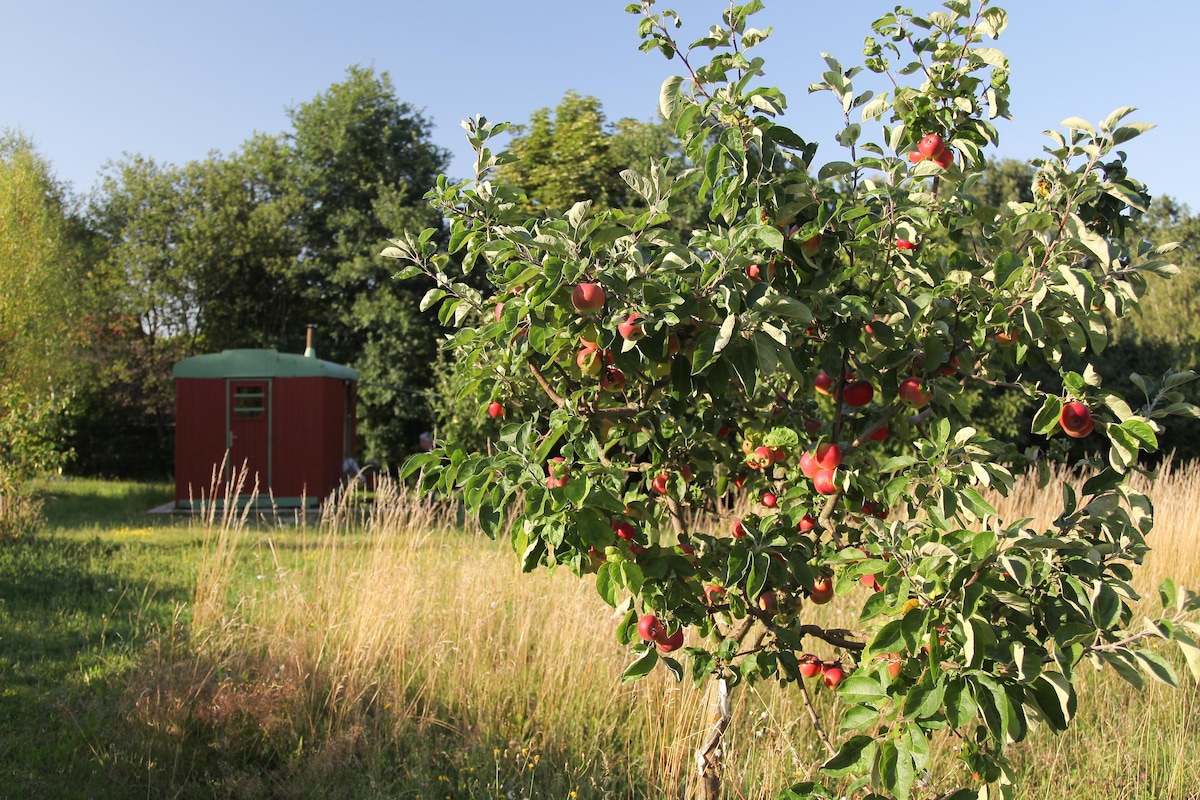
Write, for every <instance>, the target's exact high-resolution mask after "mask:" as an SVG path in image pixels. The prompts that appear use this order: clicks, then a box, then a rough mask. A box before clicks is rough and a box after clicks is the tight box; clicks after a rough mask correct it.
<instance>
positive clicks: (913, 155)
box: [908, 150, 925, 164]
mask: <svg viewBox="0 0 1200 800" xmlns="http://www.w3.org/2000/svg"><path fill="white" fill-rule="evenodd" d="M908 160H909V161H911V162H912V163H914V164H917V163H919V162H921V161H924V160H925V156H923V155H921V154H920V153H919V152H917V151H916V150H909V151H908Z"/></svg>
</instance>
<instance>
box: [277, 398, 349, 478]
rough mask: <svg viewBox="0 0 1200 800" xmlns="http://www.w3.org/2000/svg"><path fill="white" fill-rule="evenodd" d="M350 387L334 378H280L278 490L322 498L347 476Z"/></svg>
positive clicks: (278, 402) (278, 399)
mask: <svg viewBox="0 0 1200 800" xmlns="http://www.w3.org/2000/svg"><path fill="white" fill-rule="evenodd" d="M345 397H346V389H345V386H344V381H342V380H339V379H335V378H279V379H276V381H275V407H274V412H275V435H274V470H273V475H274V480H273V481H272V483H273V487H272V488H273V489H274V491H275V494H276V496H278V497H301V496H304V497H307V498H308V499H309V500H317V501H320V500H323V499H325V497H327V496H328V495H329V493H330V492H332V491H334V490H335V489H337V487H338V485H339V483H340V482H341V478H342V458H343V457H342V451H343V442H344V425H345V423H344V420H345V416H346V407H345V403H346V401H345Z"/></svg>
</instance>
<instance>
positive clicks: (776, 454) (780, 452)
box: [771, 447, 787, 464]
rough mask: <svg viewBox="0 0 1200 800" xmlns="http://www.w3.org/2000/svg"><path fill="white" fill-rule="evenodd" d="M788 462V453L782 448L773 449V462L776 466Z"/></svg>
mask: <svg viewBox="0 0 1200 800" xmlns="http://www.w3.org/2000/svg"><path fill="white" fill-rule="evenodd" d="M784 461H787V451H786V450H784V449H783V448H782V447H772V448H771V462H772V463H774V464H782V463H783V462H784Z"/></svg>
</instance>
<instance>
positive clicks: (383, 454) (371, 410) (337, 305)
mask: <svg viewBox="0 0 1200 800" xmlns="http://www.w3.org/2000/svg"><path fill="white" fill-rule="evenodd" d="M290 117H291V121H292V131H291V132H290V134H289V137H288V138H289V143H290V146H291V168H292V173H291V175H292V181H293V184H294V187H295V190H296V191H297V193H298V195H299V198H300V208H301V210H300V212H299V226H300V227H299V230H300V233H301V236H302V240H303V249H302V252H301V255H300V258H299V260H298V262H297V264H296V268H295V270H296V272H295V275H296V278H297V280H298V282H299V283H300V285H301V286H302V292H303V299H304V303H305V307H306V309H307V313H308V316H309V321H311V322H313V323H316V324H317V325H318V326H319V327H320V330H321V331H322V335H321V343H322V344H321V347H320V351H321V355H322V356H324V357H327V358H331V359H334V360H337V361H342V362H345V363H348V364H350V365H352V366H354V367H356V368H358V369H359V371H360V375H361V379H362V384H361V388H360V394H359V401H360V407H359V430H360V434H361V436H362V438H363V441H364V444H365V445H366V450H367V453H368V455H370V456H373V457H375V458H378V459H381V460H383V461H388V462H394V461H395V460H396V459H398V458H399V457H400V456H402V455H404V454H406V453H408V452H411V451H412V450H414V449H415V446H416V442H417V436H418V434H419V433H420V432H421V431H422V430H424V429H425V428H427V427H429V426H430V420H431V414H430V410H429V407H428V404H427V403H426V402H425V401H424V398H425V395H424V394H423V392H424V391H425V390H427V389H428V388H429V387H430V385H431V383H432V380H433V373H432V363H433V361H434V358H435V354H436V335H437V334H436V328H435V327H434V326H432V325H430V324H429V323H428V322H427V321H426V320H424V319H423V318H422V317H421V316H420V315H419V313H418V303H419V300H420V296H421V295H422V294H423V293H424V291H425V289H426V288H427V287H426V286H425V285H424V284H419V283H416V282H409V283H404V284H401V283H397V282H395V281H393V280H392V272H393V268H392V267H390V266H388V265H387V264H385V263H384V262H383V261H382V260H381V259H379V258H378V256H377V254H378V252H379V250H380V244H381V243H382V242H383V241H384V240H385V239H386V238H387V237H388V236H390V235H393V233H394V232H395V231H397V230H405V231H417V230H420V229H421V228H424V227H429V226H437V225H439V224H440V219H439V218H438V217H437V215H436V212H434V211H433V209H431V208H430V207H429V206H428V205H427V204H426V203H425V202H424V200H423V197H424V194H425V192H426V191H427V190H428V189H429V188H430V187H431V186H433V185H434V183H435V182H436V180H437V176H438V175H439V174H440V173H441V172H442V171H443V170H444V169H445V168H446V165H447V163H448V158H449V156H448V153H447V152H446V151H445V150H443V149H442V148H440V147H438V146H436V145H434V144H433V143H432V141H431V139H430V136H431V130H432V126H431V124H430V122H429V121H428V120H426V119H425V117H424V116H422V115H421V114H420V113H419V112H418V111H416V110H415V109H413V108H412V107H411V106H409V105H408V104H407V103H402V102H400V101H399V99H398V98H397V96H396V90H395V87H394V86H393V84H392V81H391V78H390V77H389V76H388V75H387V73H376V72H375V71H374V69H372V68H370V67H351V68H350V69H348V70H347V72H346V78H345V80H343V81H342V82H340V83H337V84H334V85H333V86H331V87H330V88H329V89H328V90H327V91H325V92H324V93H322V94H320V95H318V96H317V97H315V98H313V99H312V100H311V101H309V102H307V103H303V104H301V105H299V106H297V107H295V108H293V109H292V110H291V112H290Z"/></svg>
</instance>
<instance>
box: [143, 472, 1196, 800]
mask: <svg viewBox="0 0 1200 800" xmlns="http://www.w3.org/2000/svg"><path fill="white" fill-rule="evenodd" d="M1150 494H1151V496H1152V497H1153V499H1154V502H1155V506H1156V512H1157V525H1156V528H1155V531H1154V533H1153V535H1152V539H1151V543H1152V545H1153V547H1154V548H1155V549H1154V550H1153V552H1152V553H1151V554H1150V556H1149V557H1148V558H1147V559H1146V563H1145V565H1144V567H1143V568H1142V569H1141V570H1140V571H1139V572H1138V574H1137V581H1136V585H1137V587H1138V588H1139V590H1140V591H1142V592H1143V593H1144V594H1145V595H1148V596H1150V597H1153V595H1154V588H1155V587H1156V586H1157V584H1158V582H1159V581H1160V580H1161V579H1162V578H1163V577H1165V576H1167V575H1171V576H1173V577H1175V578H1176V579H1177V580H1178V581H1179V582H1180V583H1181V584H1182V585H1190V586H1198V585H1200V536H1197V533H1196V530H1195V522H1196V521H1197V520H1200V469H1195V468H1189V469H1183V470H1167V471H1165V472H1164V474H1163V476H1162V478H1161V480H1160V481H1159V482H1158V483H1157V484H1156V485H1155V486H1153V487H1151V488H1150ZM996 504H997V505H998V508H999V510H1000V511H1001V513H1002V515H1004V516H1005V517H1006V518H1014V517H1015V518H1020V517H1033V518H1035V519H1036V520H1040V521H1042V522H1046V521H1049V520H1050V519H1052V518H1053V517H1054V516H1055V515H1056V514H1057V513H1058V508H1059V506H1060V504H1061V496H1060V494H1059V493H1058V492H1055V491H1038V490H1037V489H1036V486H1035V485H1034V484H1033V483H1032V481H1027V480H1022V481H1020V482H1019V483H1018V485H1017V488H1016V490H1015V491H1014V492H1013V493H1012V494H1011V496H1010V497H1009V498H1007V499H997V500H996ZM209 531H210V538H209V541H208V543H207V546H206V547H207V549H206V557H205V560H204V565H203V567H202V569H201V574H200V581H199V585H198V589H197V596H196V604H195V608H194V616H193V622H192V638H191V642H190V645H189V648H190V649H189V651H188V652H191V653H194V654H195V655H194V656H192V657H191V661H188V662H186V663H184V664H181V663H180V662H179V661H178V660H177V661H176V663H175V664H174V665H173V666H172V670H163V669H159V670H158V671H157V673H155V674H154V675H152V676H147V677H146V680H153V681H155V682H156V689H155V690H154V691H153V692H143V694H142V698H141V701H140V704H139V706H138V708H139V713H140V715H141V718H142V720H143V722H144V723H145V724H147V725H149V726H150V728H151V729H153V730H155V731H157V732H158V735H160V736H166V737H173V741H175V742H176V748H177V760H178V752H182V751H183V750H184V749H185V748H186V741H187V740H188V738H189V737H192V738H196V737H199V738H202V739H204V740H205V741H209V742H212V741H215V742H217V743H219V744H220V745H221V747H224V750H221V749H220V747H218V748H217V749H218V752H217V756H218V757H219V758H220V759H224V761H223V762H222V763H223V766H220V767H218V766H213V765H212V764H207V765H205V764H199V765H197V763H198V762H193V766H192V767H191V768H190V769H192V771H193V777H195V775H197V774H200V772H198V771H199V770H207V772H203V774H204V775H208V776H210V777H211V775H213V774H217V773H218V772H220V770H224V772H220V774H221V775H223V776H224V777H223V778H222V779H223V780H225V781H226V784H225V785H227V786H231V787H234V788H235V789H238V790H239V791H241V790H244V791H245V792H247V793H250V794H252V793H253V792H254V791H257V790H260V789H261V788H262V787H263V786H270V787H272V791H274V792H275V793H276V794H277V796H296V797H309V796H317V795H318V794H320V795H322V796H337V794H336V791H335V787H337V786H343V787H344V786H346V785H347V784H346V775H347V774H348V773H352V774H353V775H355V776H357V777H358V778H359V779H361V781H363V782H364V783H361V784H359V788H358V789H357V790H356V791H358V794H347V795H345V796H356V797H362V796H375V795H373V794H369V793H368V794H364V793H363V789H362V786H369V787H371V791H376V790H378V792H379V795H378V796H393V795H392V794H390V793H391V792H401V791H403V792H409V794H400V795H397V796H417V795H419V796H421V797H451V798H460V797H463V798H465V797H470V798H475V797H511V798H516V797H528V796H534V795H536V796H540V797H564V798H565V797H572V796H578V797H647V798H649V797H654V798H660V797H682V796H691V793H692V790H693V787H692V782H693V780H694V776H693V772H694V767H693V765H692V761H691V753H692V751H693V749H694V748H695V746H696V745H697V744H698V741H699V737H700V735H701V730H702V727H703V724H704V722H705V719H706V717H707V715H708V713H709V710H708V698H707V697H706V695H705V693H704V691H703V690H701V689H696V688H693V687H692V686H690V685H689V684H686V683H685V684H676V683H674V681H673V680H671V679H670V678H669V676H667V675H666V674H665V671H664V670H657V671H656V672H655V673H654V674H652V675H651V676H650V678H649V679H647V680H644V681H642V682H640V683H637V684H634V685H631V686H622V685H621V683H620V675H621V672H622V670H623V669H624V667H625V666H626V663H627V661H628V659H629V654H628V652H627V651H626V650H625V649H624V648H623V647H621V646H620V645H619V644H617V642H616V641H615V636H614V631H615V626H616V620H614V618H613V617H612V612H611V609H610V608H609V607H608V606H607V605H605V604H604V603H603V602H602V601H601V600H600V599H599V597H598V596H597V595H596V593H595V591H594V589H593V587H592V586H591V584H590V581H588V580H582V581H581V580H578V579H576V578H575V577H574V576H573V575H571V574H569V573H568V572H567V571H565V570H560V571H558V572H557V573H554V574H548V573H546V572H544V571H541V572H538V573H535V574H530V575H522V574H520V572H519V569H518V567H517V559H516V558H515V557H514V556H513V554H512V552H511V549H510V548H509V547H508V545H507V544H506V543H504V542H491V541H489V540H487V539H486V538H483V537H481V536H478V535H475V534H472V533H464V532H463V531H462V529H461V527H460V526H459V525H458V524H457V520H455V519H454V518H453V514H452V512H451V511H449V510H447V509H444V508H439V507H435V506H432V505H430V504H428V503H425V502H422V501H421V500H420V499H419V498H416V497H414V496H412V495H410V494H408V493H406V492H405V490H403V489H402V488H401V487H398V486H396V485H394V484H384V485H382V486H381V487H380V490H379V492H378V494H377V496H376V497H375V500H374V502H373V504H371V505H369V506H366V507H363V506H355V505H353V504H350V503H348V502H343V504H342V505H340V506H330V507H327V508H326V509H325V510H324V513H323V516H322V519H321V520H320V522H319V523H317V524H311V525H310V524H307V523H306V522H305V521H303V520H301V521H299V523H298V524H296V525H293V526H288V527H282V528H281V527H262V526H256V525H252V524H248V521H247V519H246V518H245V517H244V516H242V517H238V516H235V515H228V514H227V515H226V517H225V518H224V519H223V520H219V519H213V520H211V525H210V526H209ZM858 599H860V600H861V598H858ZM819 612H820V614H821V618H820V619H818V620H815V621H818V622H822V623H825V624H837V625H842V626H850V625H851V624H852V623H853V621H854V619H853V614H854V611H853V610H852V609H851V607H850V604H849V603H833V604H830V605H829V606H826V607H822V608H821V609H819ZM176 658H177V659H178V655H176ZM815 694H816V695H817V696H816V698H815V700H816V703H817V705H818V707H819V709H820V710H821V711H822V713H830V715H831V716H832V717H833V718H836V716H837V712H838V709H837V708H836V707H833V708H831V706H835V704H836V700H835V699H834V698H832V697H830V696H829V695H828V694H827V693H824V692H816V693H815ZM736 698H737V700H736V705H735V716H734V719H735V722H734V724H733V725H732V726H731V728H730V730H729V732H728V734H727V744H726V748H725V765H726V770H727V777H726V780H727V786H729V787H731V788H732V793H731V795H730V796H733V797H746V798H766V797H771V796H773V795H774V794H775V793H776V792H777V791H778V790H779V789H781V788H783V787H784V786H787V785H789V784H790V783H792V782H795V781H796V780H801V779H804V778H807V777H813V776H814V774H815V773H814V770H815V767H816V765H817V764H819V763H820V761H821V760H822V759H823V757H824V756H823V752H822V751H821V750H820V749H819V744H818V740H817V737H816V736H815V735H814V733H813V731H812V728H811V724H810V722H809V718H808V714H807V712H806V710H805V708H804V706H803V704H802V701H801V699H800V697H799V695H798V693H797V692H796V690H795V688H794V687H791V688H784V689H780V688H777V687H775V686H772V685H758V686H748V687H740V688H739V689H738V690H737V693H736ZM1080 708H1081V715H1080V719H1079V721H1078V724H1077V725H1076V728H1075V729H1074V730H1073V731H1072V732H1070V733H1068V734H1067V735H1065V736H1058V737H1055V736H1052V735H1049V734H1042V733H1038V734H1035V735H1034V736H1033V737H1031V740H1030V741H1029V742H1028V743H1026V744H1023V745H1021V747H1020V748H1019V749H1018V751H1017V753H1018V756H1017V757H1018V761H1019V763H1020V764H1021V765H1022V767H1023V769H1024V772H1025V773H1026V774H1027V775H1028V776H1029V782H1028V784H1027V786H1026V789H1025V790H1024V793H1023V794H1021V795H1019V796H1020V797H1022V798H1030V799H1032V798H1046V800H1049V798H1052V797H1053V798H1057V797H1062V796H1065V795H1064V794H1063V792H1062V790H1063V788H1064V787H1066V786H1069V787H1071V790H1072V792H1073V793H1074V794H1073V796H1074V797H1076V798H1089V797H1101V796H1104V797H1110V796H1112V794H1111V793H1110V790H1111V789H1112V787H1114V786H1119V787H1121V791H1122V792H1123V794H1120V796H1128V797H1145V798H1151V797H1153V798H1164V799H1166V800H1183V799H1184V798H1191V799H1192V800H1194V799H1195V798H1196V797H1200V756H1197V746H1196V742H1198V741H1200V738H1198V734H1200V730H1198V729H1197V723H1196V718H1197V713H1196V712H1197V711H1200V696H1198V694H1197V690H1196V687H1195V686H1189V687H1188V688H1185V689H1183V690H1180V691H1173V690H1170V689H1165V688H1160V687H1150V688H1149V689H1148V690H1147V691H1146V692H1144V693H1143V694H1138V693H1137V692H1135V691H1133V690H1132V689H1131V688H1129V687H1127V686H1125V685H1124V684H1123V683H1121V682H1120V681H1119V679H1117V678H1116V677H1115V676H1113V675H1112V674H1109V673H1100V674H1096V675H1091V674H1085V675H1084V676H1083V678H1082V686H1081V702H1080ZM239 736H240V737H242V738H243V739H247V740H248V741H240V742H239V740H238V737H239ZM211 749H212V748H211V747H210V750H211ZM210 754H211V753H210ZM229 763H233V764H234V765H235V767H236V769H231V768H230V767H229ZM953 768H954V762H953V753H952V752H949V751H948V750H943V751H939V753H938V755H937V758H936V760H935V766H934V771H935V773H936V772H938V771H939V770H946V769H953ZM230 791H231V792H232V791H233V790H232V789H231V790H230ZM572 792H574V793H575V794H574V795H572V794H571V793H572ZM250 794H248V796H250ZM231 796H232V795H231Z"/></svg>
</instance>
